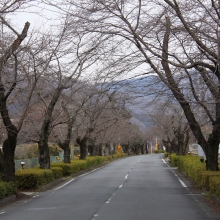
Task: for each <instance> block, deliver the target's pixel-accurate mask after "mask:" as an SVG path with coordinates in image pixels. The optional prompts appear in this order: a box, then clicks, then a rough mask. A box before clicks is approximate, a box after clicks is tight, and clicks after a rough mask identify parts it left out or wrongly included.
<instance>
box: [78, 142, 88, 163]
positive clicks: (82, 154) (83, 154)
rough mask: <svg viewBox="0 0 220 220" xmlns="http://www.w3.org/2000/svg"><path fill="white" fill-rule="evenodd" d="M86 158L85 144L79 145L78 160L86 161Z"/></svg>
mask: <svg viewBox="0 0 220 220" xmlns="http://www.w3.org/2000/svg"><path fill="white" fill-rule="evenodd" d="M86 156H87V146H86V144H85V143H81V145H80V160H86Z"/></svg>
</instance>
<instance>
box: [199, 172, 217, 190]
mask: <svg viewBox="0 0 220 220" xmlns="http://www.w3.org/2000/svg"><path fill="white" fill-rule="evenodd" d="M215 176H216V177H218V178H219V179H220V172H219V171H203V172H201V173H200V178H199V179H198V181H197V183H198V185H199V186H200V187H205V188H206V189H207V190H210V178H211V177H215Z"/></svg>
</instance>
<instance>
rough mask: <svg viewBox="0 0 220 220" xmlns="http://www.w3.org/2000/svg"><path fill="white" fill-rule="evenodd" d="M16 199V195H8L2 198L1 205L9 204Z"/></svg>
mask: <svg viewBox="0 0 220 220" xmlns="http://www.w3.org/2000/svg"><path fill="white" fill-rule="evenodd" d="M15 200H16V195H12V196H8V197H6V198H4V199H2V200H0V207H2V206H5V205H8V204H9V203H11V202H14V201H15Z"/></svg>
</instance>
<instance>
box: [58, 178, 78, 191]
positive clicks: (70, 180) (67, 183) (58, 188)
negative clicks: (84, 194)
mask: <svg viewBox="0 0 220 220" xmlns="http://www.w3.org/2000/svg"><path fill="white" fill-rule="evenodd" d="M74 180H75V179H71V180H69V181H68V182H66V183H64V184H63V185H62V186H59V187H57V188H55V189H54V190H58V189H61V188H63V187H64V186H66V185H68V184H69V183H71V182H73V181H74Z"/></svg>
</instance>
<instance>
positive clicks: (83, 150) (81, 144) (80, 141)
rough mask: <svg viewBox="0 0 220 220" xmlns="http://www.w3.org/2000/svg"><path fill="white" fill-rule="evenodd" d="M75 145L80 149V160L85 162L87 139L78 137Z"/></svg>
mask: <svg viewBox="0 0 220 220" xmlns="http://www.w3.org/2000/svg"><path fill="white" fill-rule="evenodd" d="M76 142H77V144H78V145H79V147H80V160H86V156H87V144H86V142H87V137H86V136H85V137H83V138H81V137H80V136H79V137H77V139H76Z"/></svg>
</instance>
